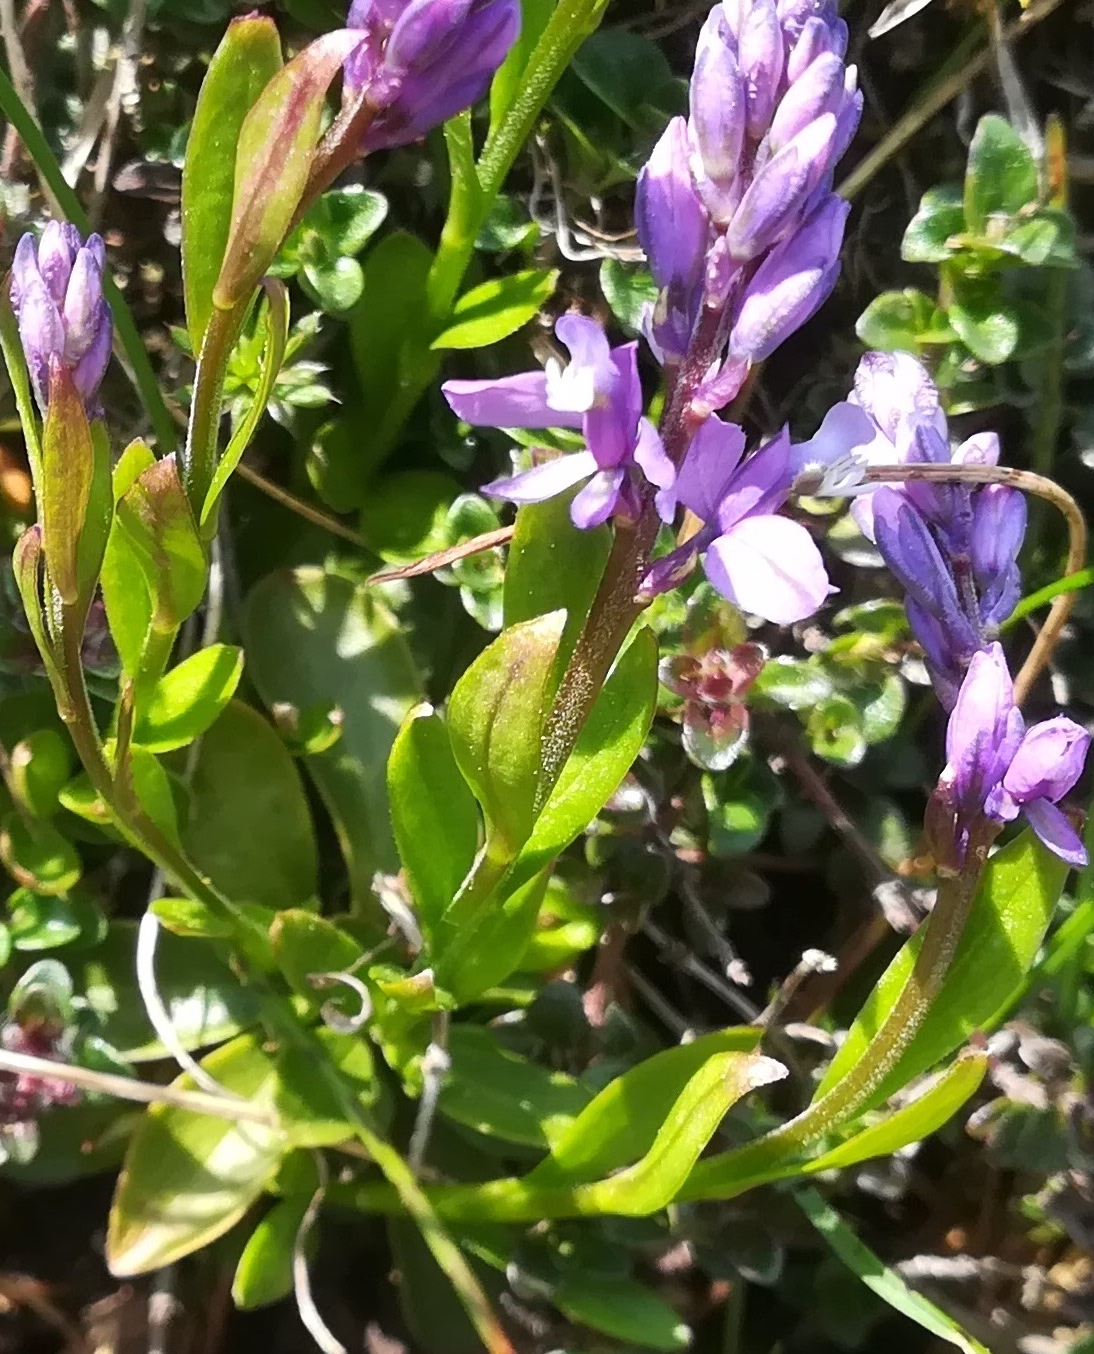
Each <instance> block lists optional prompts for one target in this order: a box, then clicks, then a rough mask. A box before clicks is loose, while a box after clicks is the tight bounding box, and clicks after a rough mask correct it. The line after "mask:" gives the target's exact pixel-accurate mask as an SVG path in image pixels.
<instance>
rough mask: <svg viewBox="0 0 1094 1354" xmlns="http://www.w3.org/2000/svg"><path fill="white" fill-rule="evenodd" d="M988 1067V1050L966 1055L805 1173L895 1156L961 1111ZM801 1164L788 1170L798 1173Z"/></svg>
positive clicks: (794, 1173)
mask: <svg viewBox="0 0 1094 1354" xmlns="http://www.w3.org/2000/svg"><path fill="white" fill-rule="evenodd" d="M987 1070H988V1056H987V1054H986V1053H972V1054H966V1055H962V1056H961V1057H960V1058H958V1060H957V1062H955V1063H954V1065H953V1066H952V1067H951V1068H949V1070H948V1071H947V1072H945V1073H944V1075H943V1076H942V1077H940V1078H939V1080H938V1081H936V1082H935V1083H934V1085H932V1086H930V1087H929V1088H928V1089H927V1090H926V1091H924V1092H923V1094H922V1095H919V1096H917V1097H916V1098H915V1099H914V1100H913V1101H912V1102H911V1103H910V1104H908V1105H903V1106H901V1108H900V1109H898V1110H897V1111H895V1113H893V1114H889V1115H886V1116H885V1118H883V1119H882V1120H881V1121H880V1123H876V1124H872V1125H871V1126H870V1127H869V1128H865V1129H863V1130H862V1132H861V1133H856V1134H855V1135H854V1137H852V1138H848V1140H847V1141H846V1142H843V1143H840V1145H839V1146H838V1147H833V1148H832V1150H831V1151H830V1152H825V1153H824V1154H823V1155H822V1156H819V1157H816V1158H814V1160H812V1161H810V1162H809V1163H808V1165H806V1166H804V1167H801V1168H800V1169H801V1171H802V1174H808V1175H816V1174H818V1173H819V1172H821V1171H835V1170H845V1169H846V1168H847V1167H849V1166H857V1165H858V1164H859V1163H860V1162H862V1161H870V1160H871V1159H872V1158H874V1157H888V1156H892V1155H893V1153H894V1152H899V1151H901V1149H902V1148H905V1147H907V1146H908V1145H909V1143H913V1142H921V1141H922V1140H923V1139H924V1138H929V1137H930V1136H931V1134H932V1133H937V1132H938V1130H939V1129H940V1128H942V1127H943V1126H944V1125H945V1124H948V1123H949V1121H950V1120H951V1119H952V1118H953V1116H954V1115H955V1114H956V1113H957V1111H958V1110H959V1109H960V1108H961V1106H962V1105H964V1104H965V1102H966V1101H967V1100H970V1099H971V1098H972V1097H973V1096H974V1095H975V1094H976V1092H977V1091H978V1090H979V1088H980V1083H981V1082H982V1081H983V1080H984V1077H985V1075H986V1074H987ZM797 1173H798V1168H797V1167H790V1168H789V1169H788V1170H787V1171H786V1172H785V1174H786V1175H796V1174H797Z"/></svg>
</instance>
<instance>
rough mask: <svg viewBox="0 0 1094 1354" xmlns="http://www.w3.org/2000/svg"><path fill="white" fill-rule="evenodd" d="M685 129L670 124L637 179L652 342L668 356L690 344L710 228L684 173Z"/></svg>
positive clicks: (637, 214) (682, 125) (682, 123)
mask: <svg viewBox="0 0 1094 1354" xmlns="http://www.w3.org/2000/svg"><path fill="white" fill-rule="evenodd" d="M689 154H690V150H689V144H688V130H687V123H686V122H685V121H684V119H683V118H673V120H672V121H671V122H670V123H669V125H668V126H667V127H666V128H665V132H664V135H663V136H662V137H661V139H660V141H658V143H657V145H656V146H655V147H654V149H653V154H652V155H651V156H650V158H649V162H648V163H647V164H646V166H645V168H644V169H643V170H642V172H641V174H639V176H638V191H637V196H636V198H635V224H636V225H637V227H638V239H639V241H640V243H641V245H642V248H643V249H644V250H645V253H646V258H647V259H648V261H649V265H650V271H651V272H652V273H653V280H654V281H655V282H656V283H657V285H658V287H660V289H661V295H660V297H659V299H658V302H657V306H656V307H655V310H654V315H653V317H652V326H651V337H652V339H653V341H654V344H655V345H656V347H657V348H658V349H659V350H660V351H662V352H666V353H682V352H683V351H684V350H685V349H686V348H687V344H688V339H689V337H690V336H691V331H692V329H693V328H694V325H695V320H696V318H697V312H698V306H699V301H700V298H701V296H702V289H703V288H702V284H703V277H704V274H705V271H706V255H707V249H708V247H709V244H710V235H711V224H710V218H709V216H708V215H707V211H706V208H705V207H704V206H703V202H702V199H701V198H700V197H699V194H698V192H697V191H696V188H695V184H694V181H693V180H692V177H691V174H690V172H689V170H688V155H689Z"/></svg>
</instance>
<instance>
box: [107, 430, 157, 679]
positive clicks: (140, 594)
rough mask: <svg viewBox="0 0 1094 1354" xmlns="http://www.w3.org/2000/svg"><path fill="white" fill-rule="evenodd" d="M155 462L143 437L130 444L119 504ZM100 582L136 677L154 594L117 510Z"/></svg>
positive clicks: (116, 483)
mask: <svg viewBox="0 0 1094 1354" xmlns="http://www.w3.org/2000/svg"><path fill="white" fill-rule="evenodd" d="M155 463H156V458H155V456H154V455H153V454H152V451H151V449H150V448H149V447H148V446H147V445H146V444H145V443H144V442H142V441H141V440H140V439H139V438H138V439H137V440H136V441H134V442H131V443H130V444H129V446H128V447H126V449H125V450H124V451H123V452H122V454H121V456H120V457H119V458H118V463H117V465H116V466H115V467H114V475H113V489H114V502H115V505H116V504H117V503H118V502H119V500H120V499H121V498H123V497H124V495H125V494H126V493H127V492H128V491H129V489H130V488H132V486H133V482H134V481H135V480H136V478H137V476H138V475H141V474H143V473H144V471H146V470H148V469H150V468H151V467H152V466H154V465H155ZM100 583H101V586H102V592H103V602H104V604H105V606H106V615H107V619H108V620H109V622H110V637H111V639H113V641H114V646H115V648H116V649H117V650H118V656H119V658H120V659H121V661H122V670H123V672H124V673H125V674H126V676H127V677H135V676H136V675H137V673H138V671H139V670H140V663H141V654H142V653H143V651H144V644H145V640H146V638H147V637H148V632H149V630H150V629H151V626H152V612H153V607H152V594H151V593H150V592H149V589H148V584H147V582H146V581H145V576H144V572H143V570H142V568H141V564H140V561H139V557H138V554H137V551H136V548H135V546H134V545H133V543H132V542H131V541H130V539H129V536H128V535H127V533H126V529H125V527H124V525H123V524H122V523H121V521H120V520H119V518H118V516H117V515H116V514H115V517H114V522H113V524H112V526H111V528H110V536H109V537H108V539H107V542H106V554H105V556H104V557H103V569H102V577H101V579H100Z"/></svg>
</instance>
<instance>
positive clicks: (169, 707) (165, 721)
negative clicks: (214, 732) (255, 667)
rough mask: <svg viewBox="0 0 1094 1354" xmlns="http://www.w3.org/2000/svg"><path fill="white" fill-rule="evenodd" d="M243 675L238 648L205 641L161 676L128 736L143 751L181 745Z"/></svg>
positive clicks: (207, 722) (200, 729) (209, 720)
mask: <svg viewBox="0 0 1094 1354" xmlns="http://www.w3.org/2000/svg"><path fill="white" fill-rule="evenodd" d="M242 675H243V650H242V649H237V648H236V647H235V645H234V644H211V645H210V646H209V647H208V648H207V649H199V650H198V651H197V653H194V654H191V655H190V657H189V658H187V659H184V660H183V661H182V662H181V663H180V664H179V665H178V667H177V668H172V670H171V671H170V672H169V673H167V674H166V676H164V677H161V678H160V680H159V681H158V682H157V683H156V685H155V686H154V687H153V689H152V692H151V695H150V696H149V699H148V702H147V704H146V705H145V706H144V708H143V709H142V710H141V712H140V716H139V718H138V720H137V726H136V729H135V731H134V735H133V737H134V739H135V740H136V742H138V743H140V744H141V746H142V747H145V748H147V749H148V751H149V752H171V751H172V750H173V749H174V748H182V747H186V745H187V744H188V743H192V742H193V741H194V739H195V738H200V737H201V735H202V734H203V733H204V732H205V731H206V730H207V729H208V728H209V727H210V726H211V725H212V724H213V723H214V722H215V721H216V719H217V718H218V717H219V715H220V713H221V711H222V710H223V709H224V707H225V706H226V705H227V704H228V702H229V701H230V700H231V699H232V697H233V696H234V695H235V690H236V687H237V686H238V685H239V679H240V677H241V676H242Z"/></svg>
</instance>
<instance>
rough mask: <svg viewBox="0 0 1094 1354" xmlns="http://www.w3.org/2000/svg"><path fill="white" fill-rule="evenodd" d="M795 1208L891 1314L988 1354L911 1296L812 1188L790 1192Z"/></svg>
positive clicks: (975, 1353) (973, 1353)
mask: <svg viewBox="0 0 1094 1354" xmlns="http://www.w3.org/2000/svg"><path fill="white" fill-rule="evenodd" d="M794 1198H795V1200H796V1202H797V1204H798V1207H799V1208H800V1209H801V1210H802V1212H803V1213H804V1214H805V1216H806V1217H807V1218H808V1219H809V1221H810V1222H811V1223H812V1224H813V1226H814V1227H815V1228H816V1229H817V1231H818V1232H819V1233H820V1234H821V1236H822V1237H823V1238H824V1240H825V1241H826V1242H827V1243H828V1245H829V1246H830V1247H831V1248H832V1250H833V1252H834V1253H835V1254H836V1255H838V1256H839V1258H840V1259H841V1260H842V1261H843V1263H844V1264H845V1265H846V1266H847V1268H848V1269H849V1270H850V1271H851V1272H852V1273H853V1274H856V1275H857V1276H858V1277H859V1278H860V1279H861V1280H862V1282H863V1283H864V1284H865V1285H866V1287H867V1288H869V1289H870V1290H871V1292H874V1293H876V1294H877V1295H878V1297H879V1298H881V1300H882V1301H883V1302H885V1303H887V1304H888V1305H889V1306H890V1307H892V1308H893V1310H894V1311H897V1312H900V1313H901V1315H902V1316H906V1317H908V1318H909V1320H911V1321H914V1322H915V1323H916V1325H918V1326H921V1327H922V1328H923V1329H924V1330H925V1331H928V1332H929V1333H930V1334H931V1335H933V1336H935V1337H936V1338H937V1339H939V1340H945V1341H946V1343H947V1344H951V1345H956V1346H957V1348H958V1349H962V1350H964V1351H965V1354H988V1351H987V1350H986V1349H985V1348H984V1346H983V1345H981V1344H979V1343H978V1342H977V1341H976V1340H974V1339H972V1337H971V1336H968V1335H966V1334H965V1332H964V1331H963V1330H962V1329H961V1327H960V1326H958V1324H957V1322H956V1321H954V1320H953V1319H952V1318H951V1317H949V1316H947V1315H946V1313H945V1312H943V1311H941V1310H940V1309H939V1308H938V1307H936V1306H935V1305H934V1303H933V1302H928V1301H927V1299H926V1298H925V1297H922V1296H920V1294H919V1293H914V1292H913V1291H912V1290H911V1289H910V1288H909V1287H908V1285H907V1284H906V1283H905V1282H904V1280H903V1279H902V1278H901V1277H900V1275H899V1274H896V1273H895V1272H894V1271H893V1270H891V1269H888V1268H887V1267H886V1266H885V1265H884V1264H883V1263H882V1261H880V1260H879V1259H878V1257H877V1256H876V1255H875V1254H874V1253H873V1251H871V1250H870V1249H869V1248H868V1247H867V1246H864V1245H863V1243H862V1242H861V1241H860V1240H859V1239H858V1237H857V1236H855V1234H854V1232H852V1231H851V1229H850V1228H849V1227H848V1226H847V1224H846V1223H845V1222H844V1221H843V1219H842V1218H841V1217H840V1215H839V1214H838V1213H837V1212H836V1210H835V1209H834V1208H832V1207H831V1206H830V1205H829V1204H828V1203H826V1202H825V1200H824V1199H823V1198H822V1197H821V1195H819V1194H818V1193H817V1191H816V1190H814V1189H799V1190H795V1191H794Z"/></svg>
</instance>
